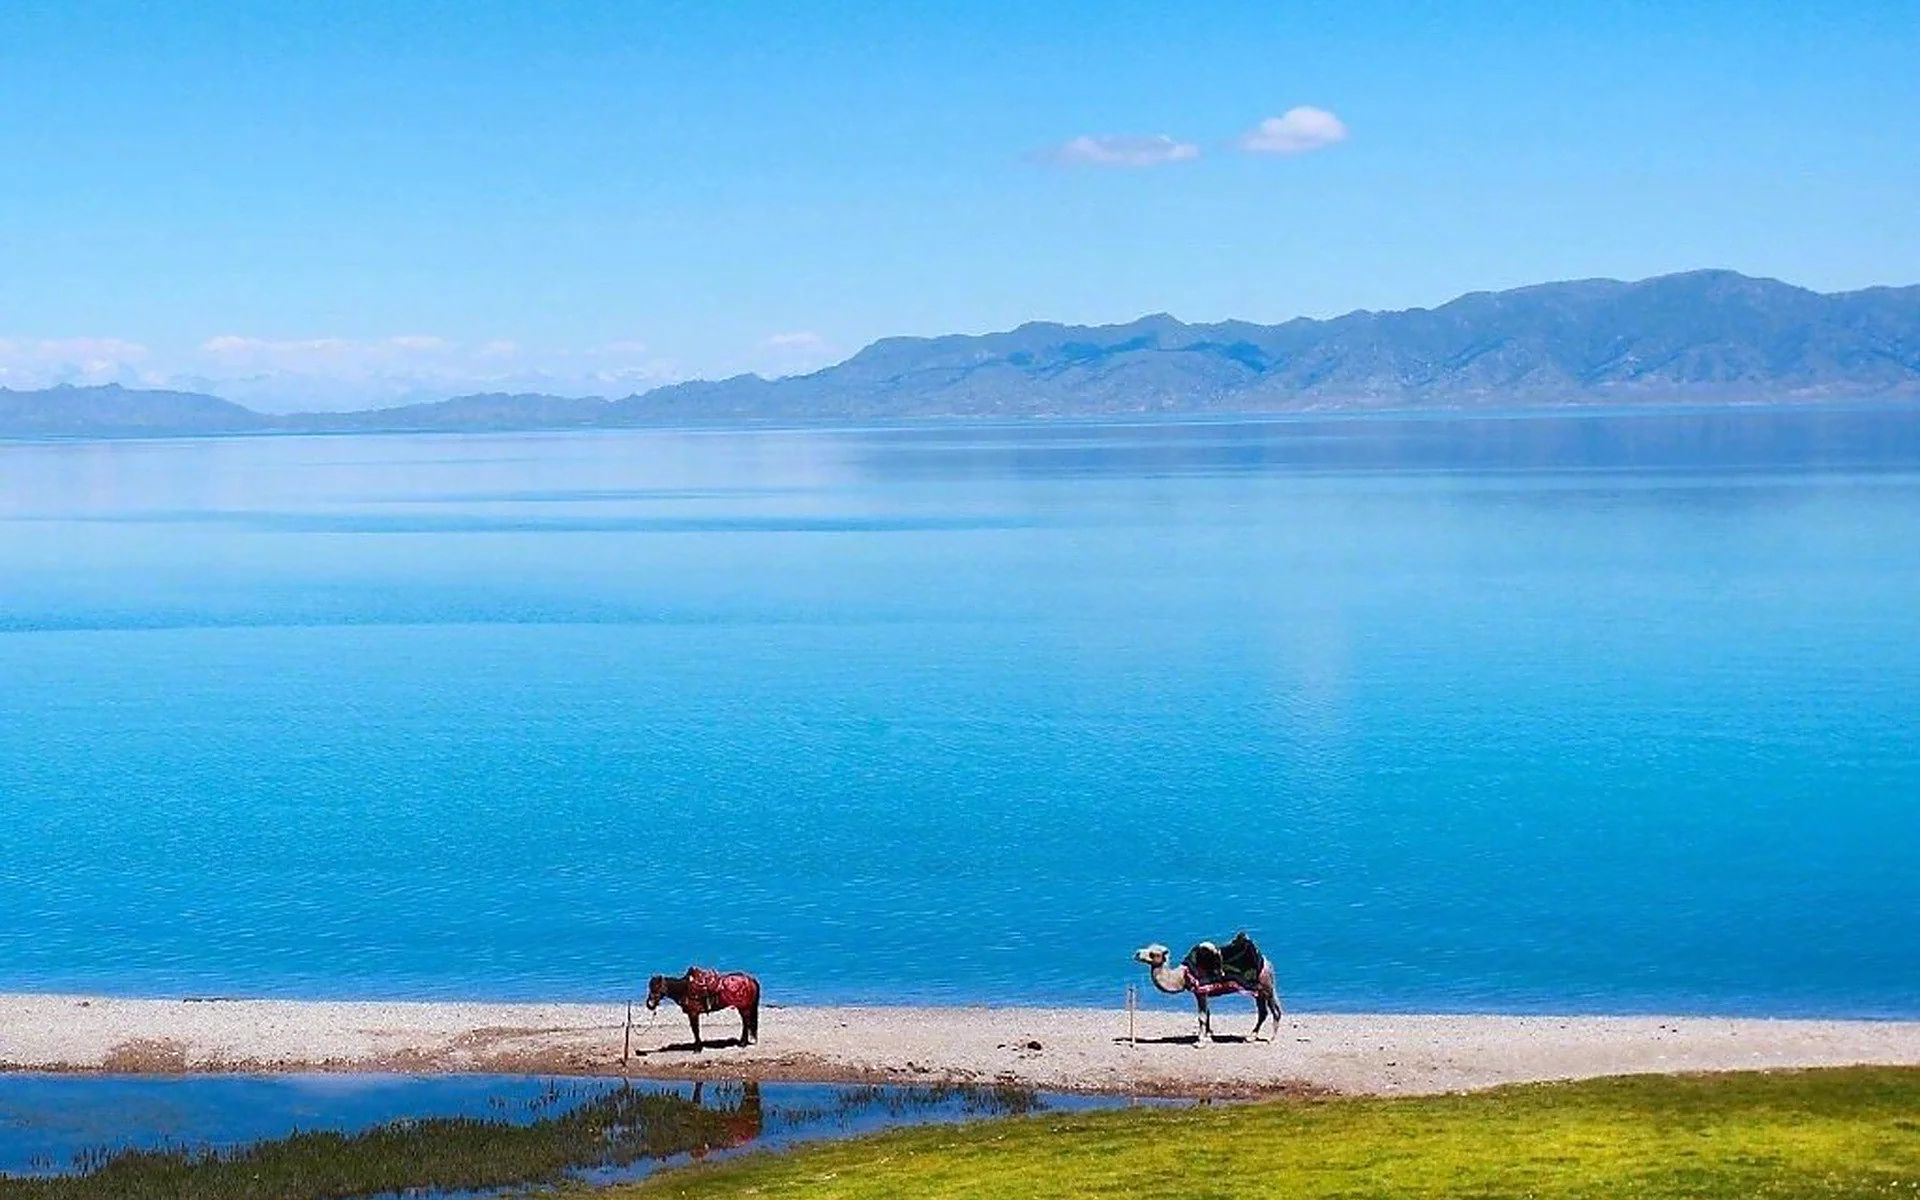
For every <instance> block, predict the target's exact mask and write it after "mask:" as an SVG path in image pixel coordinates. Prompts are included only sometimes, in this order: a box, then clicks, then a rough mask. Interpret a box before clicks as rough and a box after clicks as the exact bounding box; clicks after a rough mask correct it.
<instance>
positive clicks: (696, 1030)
mask: <svg viewBox="0 0 1920 1200" xmlns="http://www.w3.org/2000/svg"><path fill="white" fill-rule="evenodd" d="M687 1024H689V1025H691V1026H693V1048H694V1049H695V1050H705V1049H706V1046H705V1045H703V1044H702V1043H701V1041H700V1014H699V1013H688V1014H687Z"/></svg>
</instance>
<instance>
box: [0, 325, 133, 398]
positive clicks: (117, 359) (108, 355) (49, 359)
mask: <svg viewBox="0 0 1920 1200" xmlns="http://www.w3.org/2000/svg"><path fill="white" fill-rule="evenodd" d="M150 353H151V351H149V350H148V349H147V347H146V346H145V345H143V344H141V343H139V342H130V341H127V340H126V339H124V338H112V337H66V338H8V337H0V387H6V388H16V389H19V390H21V391H30V390H34V389H38V388H44V387H54V386H56V385H58V384H62V383H72V384H102V383H125V384H133V383H138V382H140V381H141V376H142V372H141V364H143V363H145V362H146V361H147V358H148V356H149V354H150Z"/></svg>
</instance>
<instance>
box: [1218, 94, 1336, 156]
mask: <svg viewBox="0 0 1920 1200" xmlns="http://www.w3.org/2000/svg"><path fill="white" fill-rule="evenodd" d="M1346 140H1347V126H1346V123H1345V122H1344V121H1342V120H1341V119H1340V118H1339V117H1336V116H1334V115H1333V114H1332V113H1330V112H1328V111H1327V110H1326V109H1324V108H1313V107H1311V106H1308V105H1300V106H1298V107H1296V108H1290V109H1288V110H1287V111H1286V112H1283V113H1281V114H1280V115H1279V116H1277V117H1268V118H1267V119H1266V120H1264V121H1262V122H1260V123H1259V124H1258V125H1255V126H1254V127H1253V128H1252V129H1250V130H1248V131H1247V132H1246V133H1245V134H1244V135H1242V136H1241V138H1240V142H1239V146H1240V148H1241V149H1242V150H1245V151H1246V152H1247V153H1249V154H1306V153H1307V152H1309V151H1312V150H1322V149H1325V148H1326V147H1328V146H1331V145H1333V144H1334V143H1335V142H1344V141H1346Z"/></svg>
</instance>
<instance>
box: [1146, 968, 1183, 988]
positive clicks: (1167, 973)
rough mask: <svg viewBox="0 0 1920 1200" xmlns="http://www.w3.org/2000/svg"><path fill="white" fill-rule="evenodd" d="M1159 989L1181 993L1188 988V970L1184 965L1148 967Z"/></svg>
mask: <svg viewBox="0 0 1920 1200" xmlns="http://www.w3.org/2000/svg"><path fill="white" fill-rule="evenodd" d="M1147 974H1148V975H1151V976H1152V977H1153V986H1154V988H1155V989H1156V990H1157V991H1162V992H1168V993H1172V994H1175V995H1177V994H1179V993H1181V992H1184V991H1186V990H1187V972H1186V969H1185V968H1183V967H1148V968H1147Z"/></svg>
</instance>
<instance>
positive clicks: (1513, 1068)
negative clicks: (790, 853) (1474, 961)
mask: <svg viewBox="0 0 1920 1200" xmlns="http://www.w3.org/2000/svg"><path fill="white" fill-rule="evenodd" d="M1242 1007H1245V1008H1247V1010H1248V1011H1244V1012H1243V1011H1240V1010H1241V1008H1242ZM625 1018H626V1008H625V1005H624V1004H466V1003H381V1002H336V1001H282V1000H132V999H119V998H102V997H86V996H54V995H13V996H0V1069H8V1070H56V1071H116V1072H198V1071H269V1072H270V1071H293V1070H323V1071H404V1072H474V1071H498V1072H554V1073H567V1074H596V1075H600V1074H604V1075H618V1074H622V1073H625V1074H629V1075H633V1076H636V1077H671V1078H695V1079H698V1078H711V1079H734V1078H758V1079H770V1080H771V1079H786V1080H817V1081H825V1082H905V1083H932V1082H966V1083H985V1084H992V1083H1009V1084H1020V1085H1025V1086H1030V1087H1036V1088H1043V1089H1051V1090H1068V1091H1103V1092H1129V1093H1135V1094H1151V1095H1220V1096H1245V1095H1261V1094H1273V1093H1284V1092H1296V1093H1311V1092H1342V1093H1376V1094H1417V1093H1427V1092H1446V1091H1458V1090H1463V1089H1471V1088H1480V1087H1489V1086H1493V1085H1496V1084H1501V1083H1511V1082H1518V1081H1525V1080H1547V1079H1577V1078H1588V1077H1592V1076H1599V1075H1620V1074H1638V1073H1645V1072H1686V1071H1722V1070H1743V1069H1756V1068H1790V1067H1814V1066H1839V1065H1848V1064H1859V1063H1873V1064H1888V1065H1910V1066H1920V1021H1831V1020H1764V1019H1752V1018H1718V1017H1590V1016H1589V1017H1545V1016H1524V1017H1508V1016H1445V1015H1403V1014H1391V1015H1368V1014H1353V1013H1312V1012H1307V1013H1293V1014H1289V1015H1288V1016H1287V1018H1286V1019H1285V1021H1284V1022H1283V1024H1282V1026H1281V1028H1280V1031H1279V1034H1278V1036H1277V1037H1275V1038H1274V1039H1273V1040H1271V1041H1260V1042H1252V1041H1247V1040H1245V1038H1246V1034H1247V1031H1248V1030H1249V1029H1251V1028H1252V1025H1253V1017H1252V1014H1251V1011H1250V1006H1235V1005H1231V1004H1227V1005H1218V1006H1216V1015H1215V1018H1214V1027H1215V1029H1216V1031H1217V1032H1218V1033H1219V1034H1220V1037H1221V1040H1220V1041H1218V1042H1216V1043H1214V1044H1212V1045H1205V1046H1200V1045H1196V1044H1195V1042H1194V1037H1193V1033H1194V1022H1193V1017H1192V1013H1191V1010H1189V1009H1185V1008H1181V1007H1176V1006H1174V1005H1172V1004H1164V1005H1156V1006H1153V1007H1149V1008H1146V1009H1144V1010H1143V1011H1142V1012H1141V1013H1140V1014H1139V1016H1138V1020H1137V1026H1136V1033H1137V1035H1138V1040H1137V1042H1129V1040H1128V1038H1127V1016H1126V1014H1125V1013H1124V1012H1120V1011H1116V1010H1103V1009H1093V1008H958V1007H956V1008H883V1007H875V1008H833V1007H791V1008H789V1007H773V1006H769V1007H768V1008H767V1009H765V1010H764V1011H763V1013H762V1015H761V1033H762V1040H761V1042H760V1043H759V1044H758V1045H755V1046H752V1047H748V1048H744V1049H743V1048H741V1047H739V1046H736V1045H735V1044H733V1039H734V1037H735V1035H736V1034H737V1033H738V1032H739V1028H740V1025H739V1019H738V1017H737V1016H736V1015H735V1014H733V1013H721V1014H716V1015H714V1016H711V1017H708V1018H706V1019H705V1020H704V1022H703V1025H702V1030H703V1032H704V1033H705V1034H706V1035H707V1036H708V1037H709V1038H710V1039H713V1040H712V1041H711V1042H710V1044H709V1047H708V1049H707V1050H706V1051H705V1052H704V1053H696V1052H695V1051H694V1050H693V1047H692V1039H691V1038H690V1036H689V1034H688V1031H687V1023H686V1019H685V1018H684V1017H683V1016H681V1014H680V1013H679V1012H678V1011H672V1010H668V1009H665V1008H663V1009H662V1010H661V1011H660V1013H659V1014H658V1016H655V1017H650V1016H649V1014H648V1013H647V1012H646V1011H645V1009H643V1008H641V1007H639V1006H637V1005H636V1006H635V1010H634V1018H633V1020H634V1023H633V1030H632V1048H631V1052H630V1053H629V1054H627V1056H626V1058H625V1061H624V1062H623V1059H622V1050H623V1042H624V1040H625V1029H624V1025H625Z"/></svg>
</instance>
